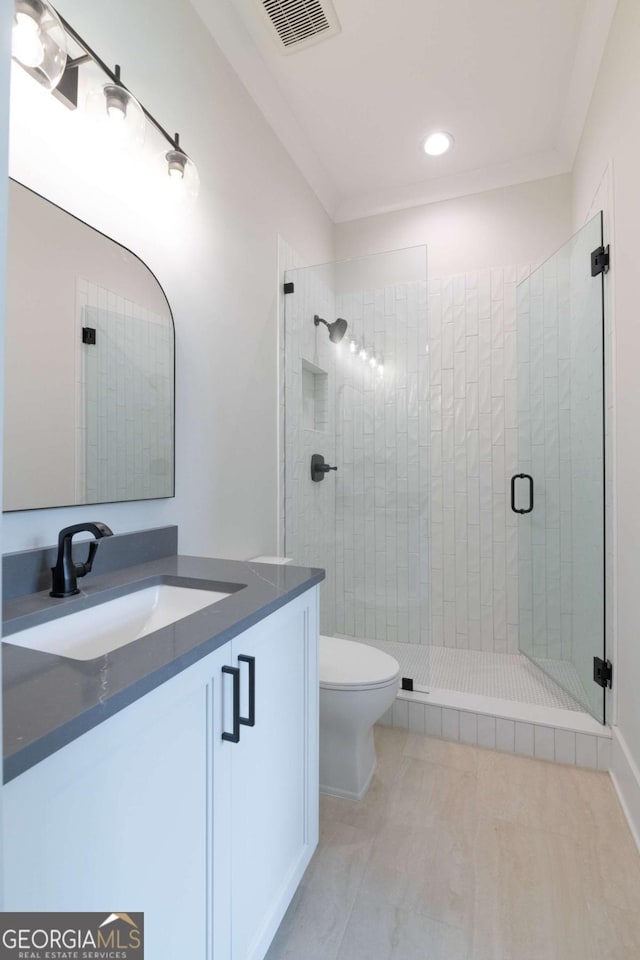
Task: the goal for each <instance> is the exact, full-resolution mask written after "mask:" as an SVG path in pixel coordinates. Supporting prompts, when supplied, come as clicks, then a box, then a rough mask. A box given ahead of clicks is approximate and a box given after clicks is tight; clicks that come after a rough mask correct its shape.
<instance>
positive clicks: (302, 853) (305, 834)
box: [3, 587, 318, 960]
mask: <svg viewBox="0 0 640 960" xmlns="http://www.w3.org/2000/svg"><path fill="white" fill-rule="evenodd" d="M317 639H318V619H317V587H314V588H312V589H311V590H308V591H307V592H306V593H304V594H302V595H301V596H299V597H297V598H296V599H294V600H292V601H291V602H290V603H288V604H286V605H285V606H283V607H281V608H280V609H279V610H277V611H276V612H275V613H273V614H271V615H270V616H268V617H266V618H265V619H264V620H262V621H260V622H259V623H257V624H256V625H255V626H253V627H251V628H250V629H248V630H246V631H245V632H244V633H242V634H239V635H238V636H237V637H235V638H234V639H233V640H232V641H231V642H229V643H227V644H226V645H224V646H223V647H220V648H219V649H218V650H217V651H215V652H214V653H213V654H210V655H209V656H207V657H206V658H204V659H203V660H200V661H198V662H197V663H196V664H194V665H193V666H191V667H189V668H187V669H186V670H184V671H183V672H182V673H180V674H178V675H177V676H175V677H173V678H172V679H170V680H168V681H167V682H166V683H163V684H162V685H161V686H159V687H156V688H155V689H153V690H151V691H150V692H149V693H148V694H146V695H145V696H143V697H142V698H140V699H139V700H137V701H136V702H135V703H133V704H131V705H130V706H128V707H126V708H124V709H123V710H121V711H120V712H119V713H117V714H115V715H114V716H113V717H110V718H109V719H108V720H105V721H104V722H103V723H101V724H99V725H98V726H97V727H95V728H94V729H92V730H90V731H89V732H88V733H86V734H83V735H82V736H80V737H79V738H78V739H76V740H74V741H72V742H71V743H70V744H68V745H67V746H65V747H63V748H62V749H61V750H59V751H57V752H56V753H54V754H52V755H51V756H49V757H48V758H46V759H45V760H43V761H41V762H40V763H38V764H36V765H35V766H34V767H32V768H31V769H29V770H27V771H26V772H25V773H23V774H22V775H21V776H19V777H17V778H16V779H15V780H12V781H11V782H10V783H8V784H7V785H6V786H5V788H4V857H3V867H4V893H5V903H4V909H5V910H16V911H18V910H19V911H30V910H41V911H57V910H62V911H78V910H90V911H100V912H101V911H106V912H107V913H109V912H116V911H119V912H134V911H144V914H145V918H144V919H145V944H146V953H145V956H148V957H149V958H150V960H175V958H176V957H189V958H193V960H200V958H202V960H261V958H262V957H263V956H264V954H265V953H266V951H267V949H268V946H269V944H270V942H271V939H272V937H273V934H274V933H275V931H276V929H277V927H278V924H279V923H280V920H281V919H282V916H283V915H284V912H285V910H286V908H287V906H288V904H289V902H290V900H291V897H292V896H293V893H294V891H295V889H296V887H297V885H298V883H299V881H300V879H301V877H302V874H303V872H304V870H305V867H306V866H307V864H308V862H309V860H310V858H311V855H312V853H313V850H314V849H315V846H316V844H317V839H318V766H317V763H318V675H317ZM244 657H246V658H248V659H247V660H245V659H242V658H244ZM239 658H240V659H239ZM251 658H253V663H251ZM223 668H224V670H223ZM251 668H253V674H254V680H255V683H254V688H255V693H254V703H253V713H254V718H255V722H254V725H253V726H251V725H249V724H248V723H244V722H243V723H240V724H239V725H238V726H237V731H239V740H238V741H237V742H234V741H233V740H232V739H225V738H223V734H224V733H226V734H230V735H233V733H234V703H233V700H234V697H233V692H234V691H233V687H234V682H235V683H237V685H238V686H237V687H236V692H238V688H239V694H240V700H239V704H238V712H239V714H240V717H242V718H243V719H245V720H250V719H252V718H251V717H250V716H249V712H250V706H251V705H250V672H251ZM234 670H239V674H238V675H237V676H234V674H233V671H234ZM229 671H231V672H229Z"/></svg>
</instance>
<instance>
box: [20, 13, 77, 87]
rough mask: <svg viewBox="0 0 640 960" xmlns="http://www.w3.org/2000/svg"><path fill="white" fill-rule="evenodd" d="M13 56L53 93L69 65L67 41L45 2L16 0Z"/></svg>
mask: <svg viewBox="0 0 640 960" xmlns="http://www.w3.org/2000/svg"><path fill="white" fill-rule="evenodd" d="M11 56H12V57H13V59H14V60H15V61H16V63H19V64H20V66H21V67H23V68H24V70H26V72H27V73H28V74H29V75H30V76H31V77H33V78H34V80H37V81H38V83H40V84H41V85H42V86H43V87H45V88H46V89H47V90H54V89H55V88H56V87H57V86H58V84H59V83H60V80H61V79H62V74H63V73H64V71H65V67H66V65H67V37H66V34H65V32H64V27H63V26H62V23H61V21H60V18H59V17H58V15H57V13H56V12H55V10H54V9H53V8H52V7H51V6H49V4H48V3H47V2H46V0H17V2H16V4H15V8H14V14H13V33H12V40H11Z"/></svg>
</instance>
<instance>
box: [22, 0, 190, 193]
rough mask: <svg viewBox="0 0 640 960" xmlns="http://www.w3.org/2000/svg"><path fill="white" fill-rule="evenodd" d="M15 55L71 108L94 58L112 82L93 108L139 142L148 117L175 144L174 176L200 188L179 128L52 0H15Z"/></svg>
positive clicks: (170, 158) (90, 103)
mask: <svg viewBox="0 0 640 960" xmlns="http://www.w3.org/2000/svg"><path fill="white" fill-rule="evenodd" d="M68 40H72V41H73V42H74V43H75V44H76V45H77V46H78V47H80V49H81V50H82V54H81V55H80V56H78V57H75V58H72V57H70V56H69V55H68V53H67V41H68ZM12 56H13V59H14V60H15V61H16V62H17V63H19V64H20V65H21V66H22V67H23V68H24V69H25V70H26V71H27V73H28V74H29V75H30V76H32V77H34V78H35V79H36V80H37V81H38V82H39V83H41V84H42V85H43V86H45V87H46V88H47V89H48V90H50V91H52V92H53V93H55V95H56V96H57V97H58V99H59V100H61V101H62V102H63V103H64V104H65V105H66V106H67V107H69V109H71V110H75V108H76V107H77V106H78V71H79V68H80V66H81V65H82V64H84V63H89V62H91V63H94V64H95V65H96V66H97V67H99V69H100V70H101V71H102V73H104V74H105V76H106V77H107V80H108V82H107V83H106V84H104V85H103V86H101V87H100V88H99V89H98V90H97V91H92V92H91V93H90V94H89V97H88V98H87V107H88V110H89V112H90V113H93V114H94V116H96V117H98V118H99V119H101V120H102V119H106V120H107V121H108V126H109V129H110V130H111V131H112V132H114V131H119V132H120V133H122V132H123V131H126V134H127V137H128V139H130V140H136V141H138V142H142V141H143V140H144V133H145V127H146V123H145V119H146V120H148V121H149V123H151V124H152V125H153V126H154V127H155V128H156V130H157V131H158V133H159V134H160V135H161V136H162V137H164V139H165V140H166V141H167V143H168V144H169V150H168V151H165V153H164V162H165V164H166V171H167V174H168V176H169V179H170V180H171V181H173V182H177V183H179V184H180V189H179V192H180V193H182V194H187V195H189V196H191V197H194V196H195V195H196V194H197V192H198V188H199V185H200V179H199V176H198V171H197V168H196V165H195V164H194V162H193V160H191V158H190V157H189V156H188V154H187V153H186V152H185V151H184V149H183V148H182V146H181V144H180V138H179V136H178V134H177V133H176V134H174V136H171V134H169V133H167V131H166V130H165V128H164V127H163V126H162V125H161V124H160V123H158V121H157V120H156V118H155V117H154V116H153V114H151V113H150V112H149V111H148V110H147V109H146V107H144V106H143V105H142V104H141V103H140V102H139V101H138V100H136V98H135V97H134V96H133V94H132V93H131V91H130V90H129V89H128V88H127V87H126V86H125V85H124V83H123V82H122V79H121V77H120V67H119V66H117V65H116V67H115V70H111V69H110V68H109V67H108V66H107V64H106V63H105V62H104V60H102V59H101V58H100V57H99V56H98V54H97V53H96V52H95V51H94V50H92V49H91V47H90V46H89V44H88V43H87V42H86V41H85V40H83V39H82V37H81V36H80V34H79V33H77V32H76V31H75V30H74V29H73V27H72V26H71V25H70V24H69V23H67V21H66V20H65V19H64V18H63V17H61V16H60V15H59V14H58V13H57V12H56V11H55V10H54V8H53V7H52V6H51V4H50V3H49V2H48V0H15V7H14V18H13V44H12Z"/></svg>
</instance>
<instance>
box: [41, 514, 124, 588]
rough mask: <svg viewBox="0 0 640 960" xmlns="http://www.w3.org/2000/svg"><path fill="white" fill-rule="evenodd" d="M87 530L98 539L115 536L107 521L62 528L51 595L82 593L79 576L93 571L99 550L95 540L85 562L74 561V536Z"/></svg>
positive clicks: (52, 571)
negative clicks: (79, 586) (79, 587)
mask: <svg viewBox="0 0 640 960" xmlns="http://www.w3.org/2000/svg"><path fill="white" fill-rule="evenodd" d="M85 530H86V531H88V532H89V533H92V534H93V535H94V537H95V538H96V540H101V539H102V537H112V536H113V530H110V529H109V527H108V526H107V525H106V523H92V522H89V523H76V524H74V525H73V526H72V527H65V528H64V529H63V530H61V531H60V533H59V534H58V559H57V560H56V565H55V567H51V574H52V582H51V591H50V593H49V596H50V597H73V596H74V595H75V594H76V593H80V591H79V589H78V582H77V581H78V577H84V576H86V575H87V574H88V573H90V572H91V567H92V566H93V561H94V558H95V555H96V552H97V550H98V544H97V543H96V540H93V541H92V542H91V544H90V545H89V556H88V557H87V559H86V561H85V563H74V561H73V538H74V536H75V534H76V533H81V532H82V531H85Z"/></svg>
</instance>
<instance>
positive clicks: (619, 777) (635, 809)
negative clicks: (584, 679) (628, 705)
mask: <svg viewBox="0 0 640 960" xmlns="http://www.w3.org/2000/svg"><path fill="white" fill-rule="evenodd" d="M609 773H610V775H611V779H612V781H613V786H614V787H615V791H616V793H617V794H618V799H619V801H620V804H621V806H622V809H623V811H624V815H625V817H626V818H627V823H628V824H629V828H630V830H631V833H632V834H633V839H634V840H635V842H636V846H637V847H638V850H640V770H638V767H637V764H636V762H635V761H634V759H633V757H632V756H631V753H630V751H629V747H628V746H627V743H626V741H625V739H624V737H623V736H622V734H621V733H620V729H619V727H614V728H613V743H612V752H611V769H610V771H609Z"/></svg>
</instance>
